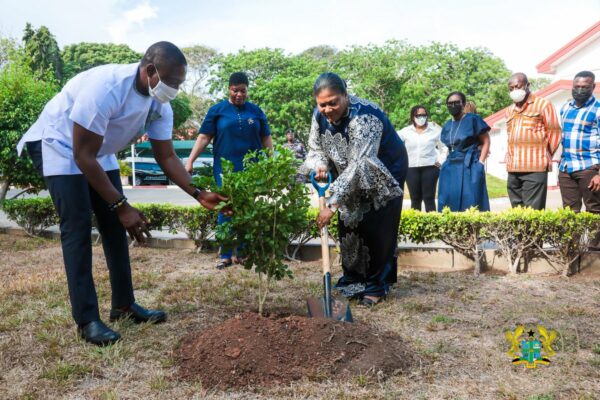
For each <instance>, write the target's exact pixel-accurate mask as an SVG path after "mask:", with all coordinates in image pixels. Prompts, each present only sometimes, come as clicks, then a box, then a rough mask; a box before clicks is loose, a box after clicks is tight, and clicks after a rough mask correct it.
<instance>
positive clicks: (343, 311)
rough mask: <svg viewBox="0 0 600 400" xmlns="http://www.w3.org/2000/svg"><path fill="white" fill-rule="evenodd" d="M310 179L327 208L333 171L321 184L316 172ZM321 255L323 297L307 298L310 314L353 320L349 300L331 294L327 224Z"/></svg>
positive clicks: (320, 200)
mask: <svg viewBox="0 0 600 400" xmlns="http://www.w3.org/2000/svg"><path fill="white" fill-rule="evenodd" d="M310 181H311V182H312V184H313V186H314V188H315V189H316V190H317V193H318V194H319V209H321V210H322V209H323V208H325V191H326V190H327V188H328V187H329V185H330V184H331V172H329V173H328V175H327V183H326V184H324V185H319V183H318V182H317V181H316V180H315V172H314V171H313V172H311V174H310ZM321 257H322V260H323V291H324V295H323V298H322V299H316V298H314V297H310V298H308V299H307V300H306V304H307V305H308V316H309V317H313V318H333V319H336V320H338V321H346V322H352V313H351V312H350V306H349V305H348V302H342V301H339V300H336V299H334V298H333V297H332V296H331V271H330V263H329V233H328V231H327V226H324V227H323V228H321Z"/></svg>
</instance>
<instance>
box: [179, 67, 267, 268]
mask: <svg viewBox="0 0 600 400" xmlns="http://www.w3.org/2000/svg"><path fill="white" fill-rule="evenodd" d="M247 98H248V76H246V74H245V73H243V72H236V73H233V74H232V75H231V76H230V77H229V98H228V99H226V100H223V101H221V102H220V103H217V104H215V105H214V106H212V107H211V108H210V109H209V110H208V113H207V114H206V117H205V118H204V121H203V122H202V126H200V131H199V135H198V139H197V140H196V143H195V144H194V148H193V149H192V152H191V153H190V157H189V158H188V160H187V162H186V169H187V170H188V172H190V173H191V172H192V170H193V168H194V167H193V163H194V161H195V160H196V158H198V156H199V155H200V154H201V153H202V152H203V151H204V149H205V148H206V146H207V145H208V144H209V143H210V142H211V141H213V157H214V158H213V174H214V177H215V181H216V183H217V185H218V186H221V183H222V181H221V158H224V159H226V160H229V161H231V162H232V163H233V167H234V170H235V171H241V170H242V169H243V168H244V165H243V162H242V161H243V160H244V156H245V155H246V154H247V153H248V152H250V151H255V150H260V149H262V148H269V149H273V141H272V139H271V130H270V129H269V124H268V123H267V117H266V116H265V113H264V112H263V111H262V110H261V109H260V107H258V106H257V105H255V104H253V103H250V102H249V101H246V99H247ZM226 221H227V217H226V216H224V215H223V214H221V213H219V215H218V219H217V223H218V224H223V223H225V222H226ZM232 256H233V251H231V250H226V249H221V254H220V260H219V262H218V264H217V268H218V269H223V268H225V267H228V266H231V265H232V264H233V261H232ZM239 256H240V255H239V254H238V258H240V257H239ZM238 261H241V260H238Z"/></svg>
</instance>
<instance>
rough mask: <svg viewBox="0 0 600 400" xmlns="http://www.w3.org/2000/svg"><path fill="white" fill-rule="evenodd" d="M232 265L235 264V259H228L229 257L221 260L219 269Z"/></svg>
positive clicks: (218, 265) (218, 264)
mask: <svg viewBox="0 0 600 400" xmlns="http://www.w3.org/2000/svg"><path fill="white" fill-rule="evenodd" d="M232 265H233V261H231V260H227V259H223V260H220V261H219V262H218V263H217V269H219V270H221V269H225V268H227V267H231V266H232Z"/></svg>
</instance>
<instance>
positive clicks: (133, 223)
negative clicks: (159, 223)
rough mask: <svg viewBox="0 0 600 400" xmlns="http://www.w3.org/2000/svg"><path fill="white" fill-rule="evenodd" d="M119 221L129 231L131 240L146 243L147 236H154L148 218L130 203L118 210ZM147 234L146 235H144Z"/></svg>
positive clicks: (141, 243)
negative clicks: (149, 227) (151, 233)
mask: <svg viewBox="0 0 600 400" xmlns="http://www.w3.org/2000/svg"><path fill="white" fill-rule="evenodd" d="M116 212H117V216H118V217H119V221H121V224H123V226H124V227H125V229H126V230H127V232H128V233H129V237H130V238H131V240H135V241H136V242H138V243H139V244H140V245H142V246H145V245H146V237H145V236H147V237H152V235H150V230H149V229H148V220H147V219H146V217H145V216H144V214H142V213H141V212H140V211H139V210H138V209H137V208H135V207H132V206H130V205H129V203H125V204H123V205H122V206H121V207H119V208H117V210H116ZM144 235H145V236H144Z"/></svg>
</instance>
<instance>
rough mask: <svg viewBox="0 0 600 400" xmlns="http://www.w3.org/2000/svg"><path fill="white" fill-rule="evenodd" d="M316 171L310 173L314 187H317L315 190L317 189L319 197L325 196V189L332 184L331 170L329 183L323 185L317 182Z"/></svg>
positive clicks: (328, 176)
mask: <svg viewBox="0 0 600 400" xmlns="http://www.w3.org/2000/svg"><path fill="white" fill-rule="evenodd" d="M315 175H316V174H315V171H311V173H310V181H311V182H312V185H313V187H314V188H315V190H316V191H317V193H319V197H325V191H326V190H327V189H328V188H329V185H331V179H332V177H331V172H329V171H328V172H327V183H325V184H323V185H321V184H319V182H317V180H316V179H315Z"/></svg>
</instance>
